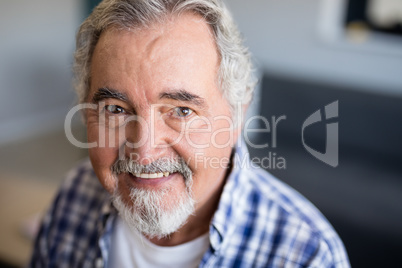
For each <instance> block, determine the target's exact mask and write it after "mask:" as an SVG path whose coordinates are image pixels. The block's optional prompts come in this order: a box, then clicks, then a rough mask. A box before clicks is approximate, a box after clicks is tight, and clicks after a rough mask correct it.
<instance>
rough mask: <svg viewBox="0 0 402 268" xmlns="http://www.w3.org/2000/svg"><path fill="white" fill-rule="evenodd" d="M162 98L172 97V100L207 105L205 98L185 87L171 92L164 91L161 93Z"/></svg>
mask: <svg viewBox="0 0 402 268" xmlns="http://www.w3.org/2000/svg"><path fill="white" fill-rule="evenodd" d="M159 98H160V99H171V100H177V101H184V102H188V103H193V104H195V105H197V106H201V107H207V104H206V101H205V99H204V98H202V97H200V96H198V95H196V94H193V93H190V92H188V91H186V90H184V89H180V90H173V91H169V92H162V93H161V94H159Z"/></svg>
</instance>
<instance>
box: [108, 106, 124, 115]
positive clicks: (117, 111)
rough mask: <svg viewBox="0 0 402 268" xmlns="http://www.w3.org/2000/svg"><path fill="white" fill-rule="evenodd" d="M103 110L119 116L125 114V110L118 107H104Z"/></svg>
mask: <svg viewBox="0 0 402 268" xmlns="http://www.w3.org/2000/svg"><path fill="white" fill-rule="evenodd" d="M105 109H106V111H108V112H109V113H112V114H121V113H124V112H125V110H124V109H123V108H122V107H120V106H118V105H106V106H105Z"/></svg>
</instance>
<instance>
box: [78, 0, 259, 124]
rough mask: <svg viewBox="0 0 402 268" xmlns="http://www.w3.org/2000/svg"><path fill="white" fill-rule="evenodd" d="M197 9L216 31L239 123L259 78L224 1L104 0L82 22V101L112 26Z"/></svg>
mask: <svg viewBox="0 0 402 268" xmlns="http://www.w3.org/2000/svg"><path fill="white" fill-rule="evenodd" d="M183 12H193V13H195V14H198V15H200V16H202V17H203V18H204V19H205V21H206V22H207V23H208V24H209V25H210V27H211V29H212V30H213V34H214V38H215V42H216V45H217V50H218V53H219V56H220V67H219V73H218V79H219V83H220V89H221V91H222V93H223V95H224V96H225V98H226V99H227V101H228V103H229V105H230V107H231V110H232V115H233V116H234V121H235V122H236V115H237V112H238V110H237V108H238V107H237V106H238V103H241V104H248V103H249V102H250V101H251V98H252V94H253V90H254V86H255V79H254V76H253V70H252V63H251V59H250V54H249V52H248V49H247V48H246V47H245V46H244V45H243V39H242V37H241V35H240V33H239V31H238V29H237V27H236V25H235V23H234V21H233V19H232V17H231V14H230V13H229V11H228V9H227V8H226V7H225V5H224V4H223V3H222V1H221V0H104V1H102V2H101V3H100V4H99V5H98V6H97V7H96V8H95V9H94V10H93V12H92V14H91V15H90V16H89V17H88V18H87V19H86V20H85V21H84V22H83V23H82V25H81V27H80V29H79V31H78V34H77V43H76V51H75V64H74V73H75V83H76V84H75V89H76V92H77V94H78V98H79V101H80V103H82V102H85V101H86V99H87V97H88V92H89V88H90V80H91V77H90V68H91V58H92V54H93V52H94V49H95V46H96V44H97V42H98V40H99V37H100V35H101V33H102V32H103V31H105V30H106V29H108V28H110V27H118V28H121V29H130V28H135V27H138V28H140V27H147V26H149V25H151V24H152V23H155V22H161V21H163V20H164V19H166V18H167V17H168V16H169V15H180V14H181V13H183Z"/></svg>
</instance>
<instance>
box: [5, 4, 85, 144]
mask: <svg viewBox="0 0 402 268" xmlns="http://www.w3.org/2000/svg"><path fill="white" fill-rule="evenodd" d="M80 2H82V1H80V0H63V1H52V0H35V1H30V0H18V1H15V0H2V1H0V14H1V15H0V40H1V41H0V129H1V130H0V143H3V142H7V141H10V140H15V139H18V138H22V137H26V136H29V135H32V134H35V133H41V132H43V131H47V130H49V129H51V128H56V127H62V126H63V120H64V116H65V113H66V111H67V110H68V107H69V106H70V105H71V104H72V103H73V101H74V98H75V97H74V94H73V91H72V87H71V65H72V53H73V50H74V46H75V44H74V36H75V32H76V29H77V27H78V26H79V23H80V20H81V13H82V12H81V8H80V4H81V3H80Z"/></svg>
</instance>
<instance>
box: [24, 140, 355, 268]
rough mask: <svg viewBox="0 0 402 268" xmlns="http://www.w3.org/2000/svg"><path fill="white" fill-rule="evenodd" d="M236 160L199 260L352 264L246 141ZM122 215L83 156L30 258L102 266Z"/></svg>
mask: <svg viewBox="0 0 402 268" xmlns="http://www.w3.org/2000/svg"><path fill="white" fill-rule="evenodd" d="M240 143H242V142H240ZM233 164H234V166H233V169H232V172H231V174H230V175H229V177H228V178H227V182H226V185H225V187H224V190H223V193H222V195H221V199H220V202H219V206H218V209H217V211H216V212H215V214H214V217H213V219H212V222H211V225H210V247H209V249H208V250H207V252H206V253H205V254H204V256H203V259H202V261H201V263H200V265H199V266H200V267H320V268H321V267H337V268H340V267H350V265H349V261H348V257H347V254H346V251H345V248H344V246H343V244H342V242H341V240H340V239H339V237H338V235H337V234H336V232H335V231H334V229H333V228H332V226H331V225H330V224H329V223H328V221H327V220H326V219H325V218H324V217H323V216H322V214H321V213H320V212H319V211H318V210H317V209H316V208H315V207H314V206H313V205H312V204H311V203H310V202H308V201H307V200H306V199H305V198H304V197H302V196H301V195H300V194H299V193H297V192H296V191H295V190H293V189H291V188H290V187H289V186H287V185H286V184H284V183H282V182H280V181H279V180H277V179H276V178H274V177H272V176H271V175H270V174H269V173H267V172H266V171H264V170H262V169H260V168H256V167H254V166H253V165H252V164H251V162H250V160H249V159H248V152H247V149H246V148H245V145H243V146H237V147H236V153H235V155H234V163H233ZM117 217H118V215H117V211H116V210H115V209H114V207H113V206H112V204H111V202H110V195H109V193H108V192H107V191H106V190H105V189H104V188H103V187H102V186H101V184H100V183H99V181H98V179H97V177H96V175H95V173H94V171H93V169H92V166H91V164H90V162H89V161H88V160H87V161H85V162H83V163H82V164H81V165H79V166H78V167H77V168H75V169H74V170H73V171H71V172H70V173H69V174H68V177H67V179H66V181H65V182H64V184H63V185H62V187H61V189H60V192H59V193H58V195H57V197H56V199H55V201H54V203H53V205H52V207H51V209H50V210H49V212H48V213H47V215H46V216H45V218H44V219H43V223H42V226H41V229H40V232H39V234H38V236H37V239H36V242H35V248H34V253H33V256H32V259H31V263H30V266H31V267H68V268H72V267H104V266H105V265H106V264H107V261H108V257H109V251H110V250H109V249H110V248H111V246H112V245H111V237H112V231H113V227H114V223H115V219H116V218H117Z"/></svg>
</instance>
